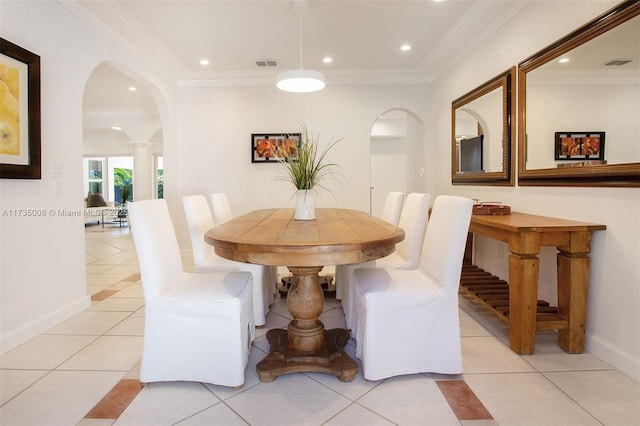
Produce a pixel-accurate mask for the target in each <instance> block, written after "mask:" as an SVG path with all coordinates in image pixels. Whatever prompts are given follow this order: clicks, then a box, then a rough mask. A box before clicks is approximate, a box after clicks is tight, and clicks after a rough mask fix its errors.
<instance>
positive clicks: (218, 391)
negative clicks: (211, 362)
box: [203, 346, 267, 401]
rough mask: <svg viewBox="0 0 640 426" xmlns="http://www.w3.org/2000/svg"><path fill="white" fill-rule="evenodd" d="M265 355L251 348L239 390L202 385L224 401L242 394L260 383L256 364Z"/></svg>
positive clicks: (208, 384)
mask: <svg viewBox="0 0 640 426" xmlns="http://www.w3.org/2000/svg"><path fill="white" fill-rule="evenodd" d="M266 355H267V353H266V352H263V351H262V350H260V349H258V348H256V347H255V346H254V347H252V348H251V352H249V361H248V363H247V367H246V369H245V373H244V383H243V384H242V387H241V388H240V389H236V388H230V387H228V386H218V385H213V384H211V383H203V384H204V385H205V386H206V387H207V389H209V390H210V391H211V392H213V394H214V395H215V396H217V397H218V398H219V399H220V400H222V401H225V400H227V399H229V398H231V397H232V396H234V395H237V394H238V393H240V392H244V391H246V390H247V389H250V388H251V387H253V386H255V385H257V384H258V383H260V379H259V378H258V373H257V371H256V364H258V363H259V362H260V361H262V360H263V359H264V357H265V356H266Z"/></svg>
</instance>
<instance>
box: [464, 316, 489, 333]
mask: <svg viewBox="0 0 640 426" xmlns="http://www.w3.org/2000/svg"><path fill="white" fill-rule="evenodd" d="M460 335H461V336H464V337H471V336H491V333H490V332H489V330H487V329H486V328H484V327H483V326H482V325H480V324H478V321H476V320H474V319H473V318H472V317H470V316H469V315H468V314H466V313H464V312H461V313H460Z"/></svg>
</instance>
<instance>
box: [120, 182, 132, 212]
mask: <svg viewBox="0 0 640 426" xmlns="http://www.w3.org/2000/svg"><path fill="white" fill-rule="evenodd" d="M120 195H121V196H122V203H121V205H120V210H118V218H119V219H124V218H126V217H127V201H128V200H129V197H130V196H131V187H130V186H129V185H123V186H122V190H121V191H120Z"/></svg>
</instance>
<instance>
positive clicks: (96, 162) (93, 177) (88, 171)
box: [84, 158, 105, 195]
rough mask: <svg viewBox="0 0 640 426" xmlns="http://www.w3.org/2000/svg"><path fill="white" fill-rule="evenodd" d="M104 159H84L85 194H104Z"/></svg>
mask: <svg viewBox="0 0 640 426" xmlns="http://www.w3.org/2000/svg"><path fill="white" fill-rule="evenodd" d="M104 162H105V159H104V158H85V159H84V172H85V173H84V176H85V185H84V192H85V194H87V193H89V192H91V193H93V194H103V195H104V193H103V185H102V183H103V174H102V171H103V170H104Z"/></svg>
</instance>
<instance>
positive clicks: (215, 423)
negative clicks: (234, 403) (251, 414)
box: [176, 404, 248, 426]
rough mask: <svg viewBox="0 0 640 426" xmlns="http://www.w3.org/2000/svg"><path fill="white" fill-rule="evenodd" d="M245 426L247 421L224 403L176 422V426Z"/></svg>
mask: <svg viewBox="0 0 640 426" xmlns="http://www.w3.org/2000/svg"><path fill="white" fill-rule="evenodd" d="M203 425H207V426H244V425H248V423H247V422H245V421H244V420H242V418H241V417H240V416H238V415H237V414H236V413H234V412H233V410H231V408H229V407H227V406H226V405H224V404H216V405H214V406H213V407H211V408H207V409H206V410H204V411H200V412H199V413H197V414H194V415H193V416H191V417H188V418H187V419H185V420H183V421H181V422H178V423H176V426H203Z"/></svg>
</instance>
